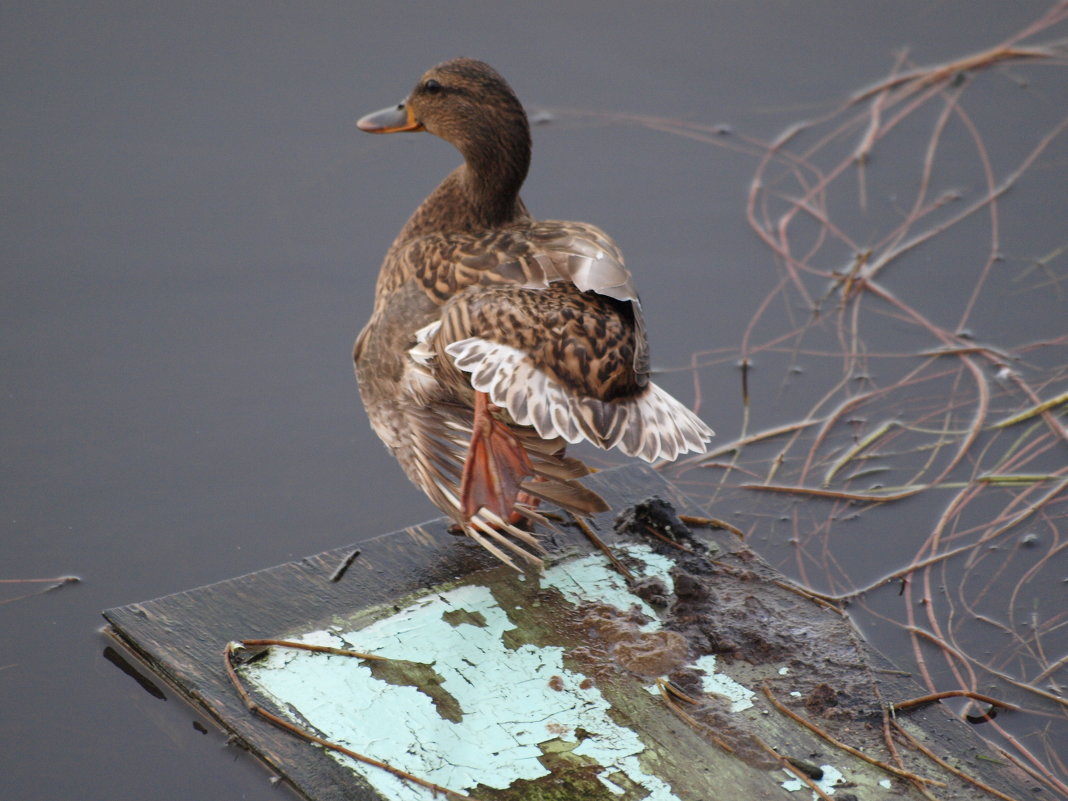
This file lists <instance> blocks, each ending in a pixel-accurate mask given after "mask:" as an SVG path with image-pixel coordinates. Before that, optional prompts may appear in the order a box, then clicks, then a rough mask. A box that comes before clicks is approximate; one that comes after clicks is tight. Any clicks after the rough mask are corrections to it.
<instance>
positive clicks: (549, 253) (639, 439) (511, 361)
mask: <svg viewBox="0 0 1068 801" xmlns="http://www.w3.org/2000/svg"><path fill="white" fill-rule="evenodd" d="M358 125H359V127H360V129H361V130H363V131H368V132H371V133H394V132H396V131H429V132H430V133H432V134H435V135H437V136H439V137H441V138H442V139H444V140H445V141H447V142H450V143H452V144H453V145H454V146H455V147H456V148H457V149H458V150H459V151H460V153H461V154H463V157H464V163H463V164H462V165H461V166H460V167H458V168H457V169H455V170H453V172H451V173H450V174H449V175H448V176H447V177H446V178H445V180H444V181H442V182H441V184H440V185H439V186H438V188H437V189H435V190H434V191H433V192H432V193H431V194H430V196H429V197H428V198H427V199H426V200H424V201H423V203H422V204H421V205H420V206H419V208H418V209H416V210H415V213H414V214H413V215H412V217H411V219H409V220H408V222H407V224H405V226H404V228H402V229H401V232H400V233H399V234H398V235H397V238H396V239H395V240H394V241H393V244H392V245H391V246H390V249H389V252H388V253H387V254H386V258H385V261H384V262H383V264H382V269H381V272H380V273H379V276H378V283H377V286H376V288H375V303H374V310H373V312H372V314H371V319H370V321H369V322H368V323H367V325H366V326H365V327H364V329H363V331H362V332H361V333H360V336H359V337H358V338H357V340H356V347H355V350H354V352H353V358H354V360H355V362H356V376H357V379H358V381H359V384H360V394H361V396H362V397H363V402H364V405H365V406H366V408H367V414H368V417H370V420H371V425H372V427H373V428H374V430H375V432H376V433H377V434H378V436H379V437H381V438H382V440H383V441H384V442H385V443H386V445H387V446H389V448H390V450H391V451H392V452H393V454H394V456H396V457H397V459H398V461H399V462H400V464H401V466H402V467H403V468H404V471H405V472H406V473H407V474H408V477H409V478H410V479H411V480H412V481H413V482H414V483H415V484H416V485H417V486H419V487H420V488H421V489H422V490H423V491H424V492H426V494H427V495H428V496H429V497H430V499H431V500H432V501H433V502H434V503H435V504H436V505H437V506H438V508H440V509H441V510H443V511H444V512H445V513H446V514H448V515H449V517H451V518H452V519H453V520H454V521H455V523H456V524H457V525H458V526H459V527H460V528H461V529H463V531H464V532H466V533H467V534H468V535H469V536H470V537H472V538H473V539H474V540H475V541H477V542H478V543H480V544H481V545H482V546H484V547H485V548H487V549H488V550H489V551H490V552H492V553H493V554H494V555H496V556H497V557H498V558H499V559H501V560H502V561H504V562H506V563H508V564H512V561H511V559H510V558H509V557H508V555H507V554H506V553H505V552H504V551H503V550H502V547H503V548H507V549H509V550H511V551H512V552H513V553H516V554H518V555H520V556H522V557H524V558H526V559H528V560H530V561H532V562H536V563H537V562H540V560H539V559H538V558H537V556H536V555H535V554H534V553H532V551H538V550H541V546H540V545H539V543H538V541H537V539H535V537H534V536H533V535H532V534H531V533H530V532H528V531H525V530H523V529H522V528H520V527H519V526H518V525H516V524H517V523H519V522H520V521H521V520H523V519H527V520H534V519H538V517H539V516H538V515H537V513H536V512H535V511H534V507H535V506H536V505H537V503H538V500H539V499H545V500H548V501H551V502H553V503H556V504H558V505H560V506H561V507H563V508H565V509H568V510H570V511H572V512H575V513H577V514H580V515H588V514H592V513H594V512H599V511H603V510H604V509H605V508H606V505H605V503H604V501H603V500H602V499H601V498H600V497H599V496H598V495H596V494H595V493H593V492H592V491H590V490H588V489H586V488H585V487H583V486H582V485H581V484H579V483H578V482H577V481H576V480H575V479H577V478H578V477H580V476H584V475H587V474H588V473H589V472H590V471H589V468H587V467H586V466H585V465H583V464H582V463H581V462H580V461H578V460H577V459H573V458H568V457H566V456H565V455H564V449H565V447H566V444H567V443H576V442H580V441H582V440H588V441H589V442H592V443H593V444H594V445H597V446H599V447H601V448H612V447H616V448H619V449H620V450H621V451H623V453H625V454H627V455H629V456H640V457H641V458H642V459H645V460H646V461H650V462H652V461H654V460H657V459H674V458H675V457H676V456H678V455H679V454H680V453H686V452H688V451H704V450H705V443H706V442H707V441H708V439H709V437H711V436H712V431H711V430H710V429H709V428H708V426H706V425H705V424H704V423H702V422H701V420H699V419H698V418H697V416H696V415H694V414H693V412H691V411H690V410H689V409H687V408H686V407H685V406H683V405H682V404H681V403H679V402H678V401H677V400H675V399H674V398H673V397H671V396H670V395H668V394H667V393H666V392H664V390H662V389H660V388H659V387H658V386H656V384H654V383H652V382H651V381H650V380H649V357H648V346H647V344H646V339H645V324H644V322H643V321H642V314H641V308H640V306H639V304H638V295H637V293H636V292H635V290H634V286H633V284H632V282H631V277H630V273H629V272H628V271H627V269H626V268H625V267H624V266H623V257H622V255H621V254H620V252H619V249H618V248H617V247H616V245H615V243H613V242H612V240H611V239H609V238H608V236H607V235H606V234H605V233H604V232H603V231H601V230H600V229H599V228H597V227H596V226H593V225H589V224H588V223H580V222H560V221H556V220H552V221H543V222H539V221H537V220H535V219H534V218H532V217H531V216H530V214H529V213H528V212H527V209H526V206H524V205H523V201H522V200H520V198H519V188H520V186H522V184H523V179H524V178H526V175H527V168H528V166H529V165H530V127H529V124H528V122H527V116H526V113H525V112H524V111H523V107H522V105H520V103H519V100H518V98H516V96H515V93H514V92H512V89H511V87H510V86H509V85H508V84H507V83H506V82H505V80H504V79H503V78H502V77H501V76H500V75H498V74H497V73H496V72H495V71H494V70H493V69H492V68H491V67H489V66H488V65H486V64H483V63H482V62H480V61H474V60H472V59H466V58H460V59H455V60H453V61H447V62H445V63H444V64H440V65H438V66H437V67H434V68H433V69H431V70H430V71H429V72H427V73H426V74H425V75H424V76H423V77H422V78H421V79H420V80H419V83H418V84H416V86H415V88H414V89H413V90H412V92H411V94H410V95H409V96H408V98H407V99H406V100H405V101H404V102H403V103H401V104H400V105H397V106H393V107H390V108H387V109H383V110H382V111H378V112H375V113H374V114H369V115H368V116H366V117H364V118H363V119H361V120H360V121H359V123H358ZM505 534H508V535H511V538H510V537H508V536H505ZM512 538H514V539H512ZM517 540H518V542H517ZM524 546H526V547H524Z"/></svg>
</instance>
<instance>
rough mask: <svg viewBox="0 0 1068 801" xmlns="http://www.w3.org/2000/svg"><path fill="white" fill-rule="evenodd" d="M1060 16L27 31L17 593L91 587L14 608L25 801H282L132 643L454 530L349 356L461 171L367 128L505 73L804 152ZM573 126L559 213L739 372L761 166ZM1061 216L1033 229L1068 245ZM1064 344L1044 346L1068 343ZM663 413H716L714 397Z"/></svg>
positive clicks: (565, 122) (944, 8) (832, 12)
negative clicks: (391, 254)
mask: <svg viewBox="0 0 1068 801" xmlns="http://www.w3.org/2000/svg"><path fill="white" fill-rule="evenodd" d="M1046 7H1047V5H1046V4H1044V3H1015V4H1005V3H1003V2H1001V1H1000V0H990V1H989V2H973V0H967V2H944V3H939V4H924V5H912V4H908V5H904V4H901V3H898V2H860V3H851V4H842V3H838V2H812V3H805V4H798V3H794V2H764V3H759V4H708V3H705V2H694V3H686V2H675V3H671V4H659V3H657V4H654V3H639V2H625V3H619V2H612V3H549V4H538V5H537V6H536V7H532V8H528V9H514V8H507V9H505V7H504V6H500V5H498V4H494V3H489V2H482V3H472V2H464V3H451V4H438V3H415V4H376V5H370V4H361V5H350V6H330V7H327V6H323V5H303V4H290V5H282V4H269V5H268V4H262V3H239V2H222V3H178V4H164V5H163V6H161V7H159V8H156V9H154V10H153V9H149V8H148V6H147V4H136V3H94V4H92V5H91V6H90V5H80V6H76V5H73V4H66V5H64V4H51V3H36V2H35V3H29V2H9V3H6V4H5V6H4V9H3V11H2V12H0V59H2V63H3V78H4V91H3V94H2V100H0V102H2V103H3V120H4V122H3V125H2V127H0V137H2V144H3V154H4V166H3V179H2V189H0V198H2V204H3V205H2V208H0V248H2V251H0V252H2V265H3V267H2V281H3V284H2V290H0V310H2V319H3V332H4V335H3V340H2V343H0V360H2V361H0V364H2V366H3V376H4V388H3V393H2V395H0V403H2V410H3V416H2V419H3V429H2V440H0V452H2V475H3V483H2V486H3V507H2V511H3V515H2V518H0V520H2V523H0V525H2V526H3V535H2V546H3V550H2V556H0V578H34V577H47V576H56V575H64V574H76V575H78V576H80V577H81V578H82V579H83V581H82V583H80V584H78V585H75V586H67V587H64V588H62V589H60V590H58V591H55V592H51V593H48V594H44V595H38V596H34V597H30V598H24V599H21V600H17V601H12V602H9V603H5V604H3V605H0V635H2V638H3V643H4V645H3V653H2V655H0V698H2V699H3V710H2V712H0V774H2V776H3V780H2V781H3V791H2V794H3V795H4V797H6V798H12V799H24V800H26V801H30V800H31V799H55V798H75V797H76V798H81V799H86V800H87V801H89V800H91V799H114V798H154V799H189V798H262V797H269V796H270V795H271V794H272V793H273V792H276V791H275V790H273V789H272V787H271V785H270V784H269V783H268V781H267V777H266V775H265V774H264V773H263V772H262V771H261V770H260V769H259V767H258V766H257V765H255V763H253V762H252V761H251V760H250V759H248V758H246V757H244V756H243V755H241V754H240V753H239V752H236V751H235V750H233V749H229V748H227V747H226V745H225V742H224V740H223V738H222V737H221V736H220V735H218V734H217V733H215V731H214V730H213V729H212V728H211V727H210V726H208V731H207V733H205V732H204V731H203V730H202V727H201V726H200V720H199V718H198V716H197V715H196V714H195V713H194V712H192V711H191V710H189V709H188V708H186V707H184V706H183V705H181V704H180V702H178V701H177V700H176V699H175V697H174V695H173V693H172V692H171V691H170V690H169V689H165V690H164V695H165V696H166V700H161V699H159V698H158V697H156V696H155V695H153V694H151V693H149V692H146V691H145V689H144V688H143V687H142V686H141V685H139V684H138V683H137V682H135V681H134V680H132V679H131V678H130V676H128V675H127V674H126V673H124V672H122V671H121V670H119V669H117V668H116V666H115V664H114V662H113V661H112V660H109V658H108V656H106V655H105V648H106V647H107V641H106V640H105V639H104V638H103V637H102V636H101V635H100V634H99V631H98V630H99V627H100V625H101V619H100V617H99V611H100V610H101V609H104V608H107V607H112V606H117V605H122V604H127V603H131V602H135V601H140V600H145V599H148V598H153V597H157V596H160V595H164V594H168V593H172V592H176V591H179V590H183V589H188V588H190V587H194V586H198V585H201V584H204V583H208V582H213V581H218V580H222V579H226V578H229V577H232V576H235V575H238V574H241V573H245V572H249V571H253V570H257V569H260V568H263V567H266V566H269V565H273V564H276V563H279V562H283V561H286V560H289V559H293V558H296V557H299V556H302V555H305V554H310V553H316V552H319V551H322V550H325V549H327V548H333V547H339V546H342V545H345V544H348V543H351V542H355V541H359V540H361V539H363V538H367V537H370V536H373V535H376V534H379V533H382V532H386V531H390V530H394V529H397V528H400V527H403V526H405V525H408V524H411V523H413V522H417V521H420V520H423V519H426V518H429V517H433V516H435V515H436V513H435V512H434V510H433V509H432V508H431V507H430V505H429V504H428V502H426V501H425V500H424V499H423V497H422V495H421V494H419V493H418V492H416V491H415V490H414V489H412V488H411V487H409V485H408V484H407V482H406V480H405V479H404V477H403V475H402V473H401V472H400V470H399V468H398V467H396V465H395V464H394V463H393V461H392V459H391V458H390V457H389V456H388V454H387V453H386V452H385V450H384V449H383V448H382V447H381V445H380V444H379V443H378V441H377V439H376V438H375V437H374V435H373V434H372V433H371V431H370V429H369V427H368V425H367V423H366V420H365V418H364V416H363V412H362V409H361V408H360V405H359V401H358V398H357V395H356V386H355V381H354V379H353V376H352V372H351V366H350V360H349V351H350V347H351V342H352V340H353V338H354V336H355V334H356V333H357V331H358V330H359V328H360V327H361V325H362V324H363V321H364V320H365V318H366V317H367V315H368V313H369V310H370V307H371V291H372V287H373V281H374V276H375V273H376V271H377V268H378V265H379V262H380V259H381V256H382V254H383V252H384V251H385V249H386V247H387V245H388V244H389V242H390V240H391V238H392V237H393V235H394V233H395V232H396V230H397V229H398V228H399V227H400V225H401V224H402V223H403V221H404V220H405V219H406V217H407V215H408V214H409V213H410V211H411V210H412V208H413V207H414V206H415V205H416V204H417V203H418V201H419V200H420V199H421V198H422V197H423V196H424V195H425V194H426V193H427V192H428V191H429V190H430V189H431V188H432V187H433V186H434V185H435V184H436V182H437V181H438V180H439V179H440V177H441V176H442V175H444V174H445V173H446V172H447V171H448V170H449V169H451V167H452V166H454V164H455V163H456V162H457V157H456V156H455V154H454V153H453V152H452V151H451V150H450V148H449V147H448V146H447V145H445V144H443V143H441V142H438V141H436V140H433V139H432V138H431V137H428V136H414V135H413V136H404V137H370V136H366V135H361V134H359V133H358V132H357V131H356V130H355V127H354V121H355V119H356V118H357V117H358V116H359V115H361V114H362V113H364V112H367V111H370V110H374V109H377V108H380V107H382V106H384V105H387V104H389V103H391V102H395V101H396V100H398V99H400V98H401V97H402V96H403V95H404V94H405V93H406V91H407V90H408V88H409V87H410V85H411V84H412V83H413V82H414V80H415V78H416V77H417V76H418V74H419V73H420V72H421V71H422V70H423V69H425V68H426V67H428V66H430V65H432V64H434V63H436V62H438V61H441V60H443V59H445V58H449V57H453V56H456V55H470V56H476V57H480V58H483V59H485V60H487V61H489V62H490V63H492V64H494V65H495V66H496V67H497V68H498V69H499V70H500V71H501V72H502V73H503V74H505V75H506V76H507V77H508V78H509V80H510V81H511V82H512V84H513V86H514V87H515V88H516V90H517V92H518V93H519V95H520V97H521V98H522V99H523V100H524V101H525V103H526V104H527V105H528V107H530V108H532V109H535V110H536V109H538V108H553V109H571V110H586V111H596V112H619V113H630V114H642V115H652V116H665V117H672V118H676V119H678V118H683V119H688V120H693V121H698V122H704V123H723V124H726V125H729V126H730V127H731V129H733V130H734V131H736V132H743V133H745V134H748V135H752V136H757V137H762V138H764V139H771V138H773V137H774V136H775V135H776V133H777V132H779V131H780V130H782V129H783V128H784V127H786V126H787V125H789V124H791V123H792V122H794V121H796V120H799V119H804V118H806V117H809V116H812V115H815V114H819V113H822V112H824V111H827V110H829V109H830V108H832V107H833V105H834V104H835V103H837V102H838V101H840V100H841V99H842V98H844V97H845V96H847V95H848V94H849V93H850V92H852V91H854V90H855V89H857V88H858V87H861V86H864V85H865V84H867V83H869V82H871V81H874V80H876V79H878V78H879V77H881V76H883V75H884V74H886V73H887V72H888V71H889V69H890V67H891V65H892V64H893V63H894V59H895V52H896V51H897V49H898V48H901V47H904V46H907V47H908V48H909V51H910V54H911V57H912V59H913V60H914V61H915V62H917V63H930V62H937V61H941V60H945V59H947V58H951V57H954V56H960V55H963V54H966V53H968V52H971V51H973V50H976V49H981V48H985V47H988V46H990V45H992V44H993V43H995V42H997V41H999V40H1001V39H1003V38H1005V36H1007V35H1008V34H1010V33H1012V32H1014V31H1016V30H1018V29H1020V28H1022V27H1023V26H1024V25H1025V24H1026V23H1027V22H1029V21H1030V20H1031V19H1033V18H1034V17H1036V16H1037V15H1038V14H1039V13H1041V11H1043V10H1044V9H1045V8H1046ZM1062 35H1063V32H1062ZM1062 77H1063V76H1062ZM551 120H552V121H551V122H550V123H549V124H546V125H541V126H538V127H536V128H535V131H534V136H535V156H534V165H533V169H532V173H531V177H530V179H529V181H528V183H527V185H526V189H525V192H524V197H525V199H526V202H527V204H528V206H529V207H530V208H531V209H532V211H533V212H534V213H535V214H536V215H538V216H544V217H556V218H565V219H567V218H572V219H585V220H589V221H591V222H595V223H597V224H599V225H601V226H603V227H604V228H606V229H607V230H608V231H609V232H611V233H612V234H613V235H614V236H615V238H616V239H617V240H618V242H619V243H620V244H621V246H622V248H623V250H624V252H625V254H626V256H627V260H628V264H629V265H630V266H631V268H632V270H633V271H634V272H635V274H636V277H637V281H638V285H639V288H640V290H641V291H642V295H643V301H644V304H645V307H646V310H647V317H648V320H649V327H650V330H651V332H652V340H653V355H654V362H655V363H656V364H658V365H660V366H662V367H665V368H667V367H677V366H684V365H686V364H687V363H688V362H689V358H690V354H691V353H692V352H693V351H694V350H697V349H705V348H724V349H726V351H727V352H730V351H731V350H732V349H735V348H736V347H737V343H738V341H739V337H740V334H741V332H742V331H743V330H744V329H745V327H746V325H747V324H748V322H749V320H750V317H751V315H752V314H753V311H754V309H755V308H756V307H757V305H758V304H759V303H760V302H761V300H762V299H763V298H764V297H765V295H766V293H767V292H768V288H769V286H770V285H771V284H772V283H773V282H774V280H775V274H774V270H773V268H772V267H771V266H770V265H771V263H772V261H773V259H772V257H771V255H770V253H769V252H768V251H767V249H766V248H765V247H764V246H763V245H762V244H761V243H760V242H759V241H757V239H756V237H755V236H754V234H753V233H752V232H751V230H750V229H749V228H748V227H747V226H746V224H745V218H744V208H745V206H744V204H745V197H746V191H747V186H748V183H749V181H750V180H751V178H752V176H753V170H754V166H755V162H754V160H753V159H751V158H743V157H739V156H738V155H736V154H733V153H731V152H729V151H727V150H723V149H719V148H715V147H710V146H709V145H708V144H707V143H703V142H699V141H694V140H690V139H685V138H679V137H677V136H672V135H668V134H665V133H663V132H659V131H655V130H651V129H649V128H645V127H640V126H636V125H625V124H620V123H613V122H610V121H607V120H605V119H603V118H596V117H594V118H590V117H583V116H579V115H576V114H569V113H562V112H557V113H556V114H555V115H553V116H552V117H551ZM1064 153H1065V151H1064V149H1063V147H1062V148H1061V150H1060V158H1061V164H1062V165H1063V159H1064ZM1061 195H1063V185H1062V189H1061V190H1060V194H1057V193H1053V197H1052V199H1051V203H1050V204H1049V214H1050V215H1051V218H1050V220H1049V221H1047V222H1045V223H1043V222H1042V221H1041V220H1040V219H1039V220H1032V222H1033V223H1034V224H1035V225H1036V227H1037V228H1038V229H1039V230H1044V231H1049V230H1058V231H1059V232H1060V237H1061V238H1063V222H1064V216H1063V206H1061V207H1055V206H1054V203H1053V200H1056V202H1057V203H1060V202H1061V200H1062V198H1061ZM1061 244H1063V241H1062V242H1061ZM1051 249H1052V248H1051ZM1062 271H1063V270H1062ZM957 289H958V287H954V286H952V285H949V286H944V287H941V288H939V287H938V285H937V283H935V284H934V285H933V286H932V290H931V291H932V293H936V294H935V295H933V297H937V292H939V291H944V292H946V293H947V294H951V293H953V292H954V291H956V290H957ZM936 303H937V301H936ZM1054 308H1057V307H1054ZM1059 308H1063V306H1062V307H1059ZM802 313H803V311H802ZM1041 313H1042V314H1045V315H1046V316H1047V317H1046V320H1045V322H1041V323H1040V322H1037V321H1035V320H1024V321H1020V320H1016V321H1015V323H1013V324H1015V325H1025V326H1026V325H1030V324H1032V323H1033V324H1035V325H1041V326H1043V327H1044V328H1046V329H1048V328H1053V329H1056V328H1057V326H1058V325H1060V326H1061V327H1063V325H1062V324H1063V320H1061V321H1060V323H1058V322H1057V318H1056V312H1052V314H1053V315H1054V316H1053V317H1052V318H1050V317H1049V315H1050V314H1051V312H1049V311H1048V310H1043V311H1042V312H1041ZM1051 320H1052V322H1051ZM719 369H720V370H721V371H722V376H723V383H722V384H717V383H716V381H709V380H707V378H708V377H707V376H706V380H705V386H704V387H703V392H704V407H703V412H704V414H705V416H706V417H707V419H708V420H709V422H710V423H711V424H712V425H713V426H714V427H715V428H717V429H718V430H719V432H720V435H721V437H724V438H731V437H733V436H735V435H736V434H737V430H738V426H739V420H740V418H741V399H740V393H739V392H738V384H737V381H738V379H737V375H736V373H734V372H733V368H727V367H721V368H719ZM809 376H810V377H813V374H812V373H811V372H810V373H809ZM813 380H818V373H817V374H816V376H815V378H814V379H813ZM662 383H664V384H665V385H667V386H668V387H670V388H671V389H672V390H673V391H674V392H676V393H677V394H678V395H679V396H680V397H681V398H682V399H684V400H685V401H687V402H690V401H692V399H693V390H692V384H691V379H690V377H689V376H688V375H687V374H686V373H682V372H679V373H669V374H666V375H664V377H663V379H662ZM814 394H818V390H814ZM780 411H781V410H780ZM803 412H804V404H801V405H800V407H799V409H798V412H797V415H798V416H800V415H802V414H803ZM764 422H770V421H762V424H763V423H764ZM862 551H863V549H858V552H857V553H855V554H854V558H856V559H858V560H861V561H862V560H863V558H864V554H863V552H862ZM0 587H2V588H3V590H4V592H5V593H6V594H5V595H4V596H3V597H4V598H13V597H14V596H16V595H21V594H22V593H23V592H24V591H28V590H29V589H31V588H32V585H18V586H16V585H0ZM277 792H280V793H282V794H283V795H284V794H285V792H286V791H284V790H278V791H277Z"/></svg>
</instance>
